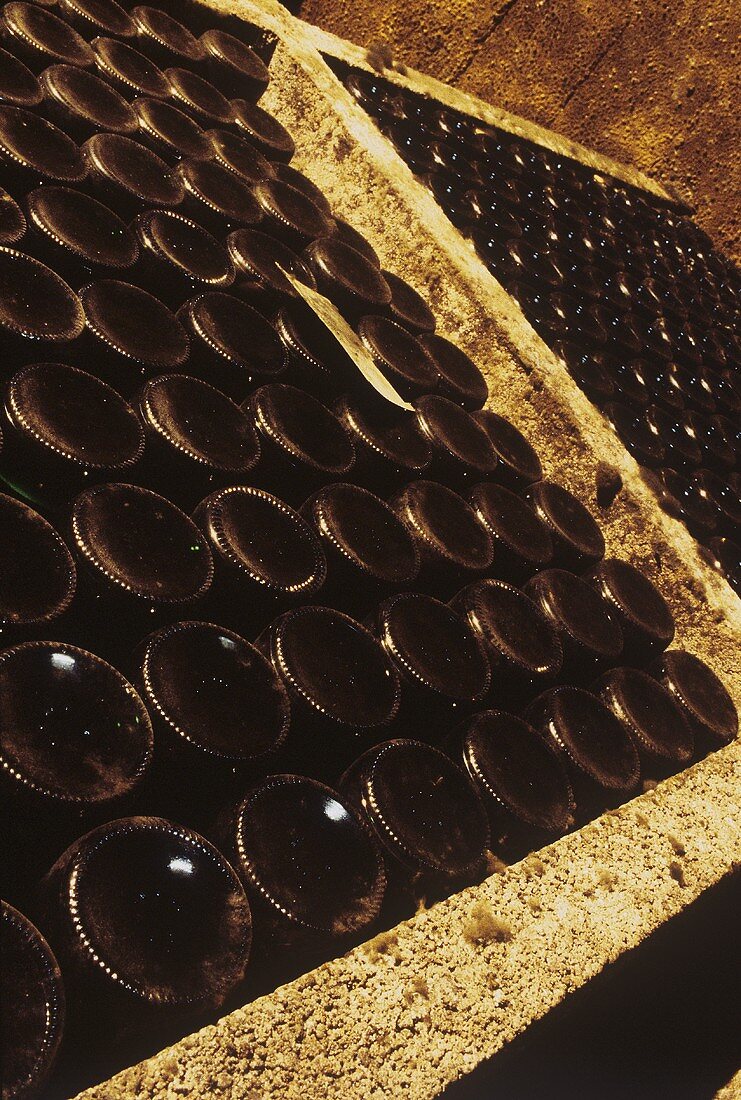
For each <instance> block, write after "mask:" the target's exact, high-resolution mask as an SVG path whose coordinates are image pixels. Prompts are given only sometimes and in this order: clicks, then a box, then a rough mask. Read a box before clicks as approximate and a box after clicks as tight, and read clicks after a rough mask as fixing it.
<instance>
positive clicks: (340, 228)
mask: <svg viewBox="0 0 741 1100" xmlns="http://www.w3.org/2000/svg"><path fill="white" fill-rule="evenodd" d="M332 236H333V237H336V238H337V240H338V241H341V242H342V244H346V245H348V246H349V247H350V248H354V249H355V251H356V252H359V253H360V254H361V256H365V258H366V260H370V262H371V263H372V264H373V266H374V267H377V268H378V270H379V271H380V270H381V261H380V260H379V258H378V253H377V252H376V250H375V248H374V247H373V245H372V244H371V243H370V241H369V240H368V239H367V238H366V237H364V236H363V234H362V233H361V232H359V230H357V229H356V228H355V226H353V225H350V223H349V222H346V221H345V220H344V218H335V219H334V225H333V226H332ZM389 274H390V272H389ZM384 278H386V275H384ZM394 278H396V276H392V280H393V279H394ZM386 281H387V282H388V285H389V288H390V287H391V282H389V280H388V279H387V280H386ZM392 297H393V291H392ZM409 327H412V326H409Z"/></svg>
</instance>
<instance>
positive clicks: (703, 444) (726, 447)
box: [681, 412, 738, 473]
mask: <svg viewBox="0 0 741 1100" xmlns="http://www.w3.org/2000/svg"><path fill="white" fill-rule="evenodd" d="M681 422H682V426H683V427H684V429H685V431H687V432H688V433H689V434H690V435H691V436H692V438H693V439H694V440H695V441H696V442H697V444H698V445H699V447H700V450H701V453H702V465H703V466H707V467H708V468H709V469H711V470H714V471H715V472H716V473H722V472H723V471H725V470H729V469H730V468H731V467H733V466H735V465H736V463H737V460H738V455H737V445H736V442H735V438H734V437H735V435H736V434H737V433H736V430H735V428H734V425H733V423H732V422H731V420H730V419H729V418H728V417H726V416H722V415H721V416H706V415H705V414H703V413H697V412H694V413H693V412H687V413H684V414H683V416H682V421H681Z"/></svg>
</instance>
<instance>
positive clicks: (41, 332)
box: [0, 248, 85, 368]
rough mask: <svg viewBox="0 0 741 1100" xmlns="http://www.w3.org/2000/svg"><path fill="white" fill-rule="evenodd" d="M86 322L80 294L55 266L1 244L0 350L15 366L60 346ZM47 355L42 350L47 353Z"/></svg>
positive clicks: (78, 334)
mask: <svg viewBox="0 0 741 1100" xmlns="http://www.w3.org/2000/svg"><path fill="white" fill-rule="evenodd" d="M84 327H85V315H84V313H83V308H82V305H81V303H80V299H79V298H78V297H77V295H76V294H75V293H74V291H73V290H72V289H71V288H70V287H69V286H68V285H67V284H66V283H65V282H64V281H63V280H62V279H60V278H59V276H58V275H56V274H55V273H54V272H53V271H52V270H51V268H48V267H46V265H45V264H42V263H39V261H38V260H34V259H33V258H32V257H31V256H26V255H24V253H22V252H16V251H15V249H13V248H0V349H2V351H3V353H4V355H5V356H6V357H7V358H6V362H8V363H10V364H12V367H13V368H15V367H16V366H20V365H21V364H22V363H27V362H29V360H33V359H38V358H39V353H40V349H46V348H48V349H51V348H55V349H56V348H61V347H63V346H64V345H67V344H70V343H71V342H72V341H73V340H76V339H77V337H78V336H80V334H81V333H82V331H83V329H84ZM42 354H43V352H42Z"/></svg>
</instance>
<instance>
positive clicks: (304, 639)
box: [256, 606, 400, 782]
mask: <svg viewBox="0 0 741 1100" xmlns="http://www.w3.org/2000/svg"><path fill="white" fill-rule="evenodd" d="M256 644H257V646H258V648H260V649H261V650H262V651H263V652H264V653H265V655H266V656H267V657H269V659H270V660H271V661H272V663H273V667H274V668H275V670H276V672H277V673H278V675H279V676H280V678H281V679H282V681H283V683H284V684H285V687H286V690H287V692H288V695H289V698H290V700H291V715H292V717H291V731H290V734H289V737H288V740H287V742H286V753H287V754H290V755H289V756H287V758H288V759H290V760H291V762H292V764H293V766H294V767H296V769H297V770H300V771H301V772H302V773H303V774H306V775H311V776H313V777H315V778H317V779H323V780H327V781H330V782H331V781H332V780H333V779H336V777H337V775H338V774H339V773H340V772H341V771H342V770H343V769H344V768H345V767H347V765H348V764H349V763H350V761H351V760H352V759H353V758H354V757H355V756H357V754H358V752H359V751H362V749H363V748H365V747H366V746H367V745H368V744H369V743H372V742H373V741H374V740H378V738H379V736H383V731H384V730H385V729H387V728H388V726H389V725H390V724H391V722H392V721H393V719H394V718H395V716H396V713H397V711H398V709H399V701H400V687H399V678H398V675H397V673H396V670H395V668H394V666H393V665H392V664H391V663H390V661H389V659H388V657H387V656H386V654H385V652H384V649H383V647H382V646H381V645H380V643H379V642H378V641H377V640H376V639H375V638H374V637H373V635H372V634H371V633H370V631H369V630H367V629H366V628H365V627H364V626H361V625H360V623H358V622H356V621H355V619H352V618H350V617H349V616H348V615H345V614H343V613H342V612H341V611H337V610H335V609H334V608H330V607H318V606H305V607H298V608H294V609H293V610H291V611H286V612H284V613H283V614H282V615H280V616H279V617H278V618H277V619H275V620H274V621H273V622H272V623H271V624H270V625H269V626H268V627H267V629H266V630H265V631H264V632H263V633H262V634H261V635H260V637H259V638H258V640H257V643H256Z"/></svg>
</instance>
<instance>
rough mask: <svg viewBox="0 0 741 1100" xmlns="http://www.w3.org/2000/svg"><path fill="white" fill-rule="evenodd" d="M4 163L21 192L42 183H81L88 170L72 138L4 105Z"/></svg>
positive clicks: (0, 133)
mask: <svg viewBox="0 0 741 1100" xmlns="http://www.w3.org/2000/svg"><path fill="white" fill-rule="evenodd" d="M0 166H2V169H3V182H4V183H5V184H7V186H8V187H10V188H11V189H14V190H16V191H17V193H18V194H22V193H24V192H26V191H28V190H29V189H30V188H31V187H34V186H35V185H36V184H38V183H49V182H52V183H80V182H81V181H82V180H83V179H84V178H85V175H86V173H87V169H86V167H85V162H84V160H83V158H82V154H81V153H80V150H79V148H78V146H77V145H75V143H74V141H73V140H72V138H70V137H68V136H67V134H65V133H64V132H63V131H62V130H60V129H59V128H58V127H57V126H54V125H53V123H51V122H47V120H46V119H45V118H42V117H41V115H39V114H36V113H35V112H33V111H25V110H23V109H22V108H21V107H0Z"/></svg>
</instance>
